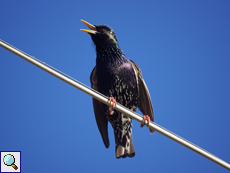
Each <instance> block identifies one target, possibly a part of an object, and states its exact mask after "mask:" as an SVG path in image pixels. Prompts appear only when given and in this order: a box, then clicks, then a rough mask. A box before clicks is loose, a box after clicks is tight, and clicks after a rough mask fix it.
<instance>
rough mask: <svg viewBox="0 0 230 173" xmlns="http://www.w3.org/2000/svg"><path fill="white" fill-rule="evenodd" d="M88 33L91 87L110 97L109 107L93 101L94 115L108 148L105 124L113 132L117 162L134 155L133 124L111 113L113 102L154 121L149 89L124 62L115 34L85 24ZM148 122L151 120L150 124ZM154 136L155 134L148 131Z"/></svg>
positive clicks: (136, 69) (135, 67)
mask: <svg viewBox="0 0 230 173" xmlns="http://www.w3.org/2000/svg"><path fill="white" fill-rule="evenodd" d="M81 21H82V22H83V23H85V24H86V25H87V26H88V27H89V29H90V30H86V29H81V30H82V31H84V32H86V33H88V34H89V35H90V36H91V38H92V40H93V42H94V44H95V46H96V53H97V58H96V66H95V67H94V69H93V71H92V73H91V75H90V82H91V87H92V88H93V89H95V90H97V91H99V92H100V93H102V94H104V95H106V96H108V97H109V100H108V101H109V102H111V103H112V106H111V107H109V106H107V105H105V104H103V103H101V102H99V101H97V100H96V99H93V107H94V114H95V118H96V121H97V126H98V129H99V131H100V133H101V136H102V139H103V142H104V144H105V147H106V148H108V147H109V138H108V130H107V129H108V121H109V122H110V123H111V125H112V127H113V129H114V136H115V142H116V158H121V157H122V158H125V157H127V156H128V157H133V156H134V155H135V151H134V147H133V140H132V120H131V118H129V117H128V116H126V115H124V114H123V113H120V112H118V111H116V110H113V109H114V107H115V106H116V102H118V103H120V104H122V105H123V106H125V107H127V108H129V109H131V110H133V111H136V108H137V107H138V108H139V109H140V111H141V112H142V113H143V114H144V116H143V123H142V124H141V127H142V126H144V125H143V124H144V122H145V119H147V121H148V123H149V121H150V120H151V121H154V113H153V108H152V103H151V99H150V95H149V91H148V88H147V86H146V84H145V82H144V79H143V78H142V75H141V70H140V68H139V67H138V65H137V64H136V63H134V62H133V61H131V60H130V59H128V58H126V56H125V54H124V52H123V51H122V50H121V49H120V47H119V45H118V42H117V38H116V35H115V34H114V31H113V30H112V29H111V28H110V27H108V26H106V25H92V24H90V23H88V22H86V21H84V20H81ZM149 119H150V120H149ZM148 123H147V124H148ZM150 132H151V133H153V132H154V130H151V129H150Z"/></svg>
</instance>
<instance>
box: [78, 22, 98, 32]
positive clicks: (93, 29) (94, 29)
mask: <svg viewBox="0 0 230 173" xmlns="http://www.w3.org/2000/svg"><path fill="white" fill-rule="evenodd" d="M81 21H82V22H83V23H84V24H86V26H88V27H89V29H91V30H88V29H80V30H81V31H84V32H86V33H87V34H96V33H97V29H96V27H95V26H94V25H92V24H90V23H89V22H86V21H85V20H81Z"/></svg>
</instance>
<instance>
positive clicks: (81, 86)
mask: <svg viewBox="0 0 230 173" xmlns="http://www.w3.org/2000/svg"><path fill="white" fill-rule="evenodd" d="M0 46H2V47H3V48H5V49H7V50H9V51H10V52H12V53H14V54H15V55H17V56H19V57H21V58H23V59H24V60H26V61H28V62H30V63H32V64H34V65H35V66H37V67H39V68H41V69H42V70H44V71H46V72H48V73H50V74H52V75H53V76H55V77H57V78H59V79H61V80H63V81H64V82H66V83H68V84H70V85H72V86H73V87H75V88H77V89H79V90H81V91H83V92H85V93H86V94H88V95H90V96H92V97H93V98H95V99H97V100H99V101H101V102H103V103H104V104H106V105H108V106H111V105H112V103H109V102H108V97H106V96H105V95H103V94H101V93H99V92H98V91H96V90H94V89H92V88H90V87H88V86H86V85H84V84H82V83H81V82H79V81H77V80H76V79H74V78H72V77H70V76H68V75H66V74H65V73H63V72H61V71H59V70H57V69H55V68H54V67H52V66H50V65H48V64H46V63H45V62H42V61H40V60H39V59H36V58H35V57H32V56H30V55H28V54H26V53H24V52H23V51H21V50H19V49H17V48H15V47H14V46H12V45H10V44H8V43H6V42H4V41H2V40H1V39H0ZM115 109H116V110H117V111H120V112H122V113H123V114H125V115H127V116H129V117H131V118H132V119H135V120H137V121H139V122H142V120H143V118H142V116H140V115H139V114H137V113H136V112H133V111H131V110H129V109H128V108H126V107H124V106H122V105H121V104H119V103H117V106H116V107H115ZM149 128H151V129H154V130H156V131H157V132H159V133H161V134H162V135H164V136H166V137H168V138H170V139H172V140H174V141H176V142H178V143H180V144H181V145H183V146H185V147H187V148H189V149H191V150H193V151H195V152H197V153H198V154H200V155H202V156H204V157H206V158H208V159H209V160H211V161H213V162H215V163H217V164H219V165H220V166H222V167H224V168H226V169H228V170H230V164H228V163H227V162H225V161H223V160H222V159H220V158H218V157H216V156H215V155H213V154H211V153H209V152H208V151H206V150H204V149H202V148H200V147H198V146H197V145H195V144H193V143H191V142H189V141H187V140H186V139H184V138H182V137H180V136H178V135H176V134H174V133H172V132H171V131H169V130H167V129H165V128H163V127H161V126H160V125H158V124H156V123H154V122H152V121H150V123H149Z"/></svg>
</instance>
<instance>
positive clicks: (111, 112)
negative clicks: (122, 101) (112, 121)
mask: <svg viewBox="0 0 230 173" xmlns="http://www.w3.org/2000/svg"><path fill="white" fill-rule="evenodd" d="M108 102H109V103H111V102H112V106H110V108H109V109H110V112H109V114H110V115H113V112H114V111H113V109H114V107H115V106H116V105H117V102H116V100H115V99H114V98H113V97H109V100H108Z"/></svg>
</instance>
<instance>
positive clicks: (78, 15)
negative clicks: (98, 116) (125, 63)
mask: <svg viewBox="0 0 230 173" xmlns="http://www.w3.org/2000/svg"><path fill="white" fill-rule="evenodd" d="M229 8H230V1H228V0H221V1H212V0H210V1H155V0H154V1H145V2H143V1H142V2H141V1H126V2H124V1H87V0H86V1H59V0H57V1H44V0H41V1H33V2H32V1H24V0H22V1H3V0H2V1H0V18H1V27H0V39H2V40H4V41H6V42H8V43H10V44H12V45H14V46H15V47H17V48H19V49H21V50H22V51H24V52H26V53H28V54H30V55H32V56H34V57H36V58H38V59H40V60H42V61H44V62H46V63H48V64H49V65H52V66H54V67H55V68H57V69H59V70H61V71H63V72H65V73H67V74H68V75H70V76H72V77H74V78H76V79H77V80H79V81H81V82H82V83H84V84H86V85H90V81H89V76H90V73H91V70H92V69H93V67H94V66H95V60H96V55H95V48H94V45H93V43H92V41H91V38H90V36H89V35H87V34H86V33H84V32H82V31H80V29H86V28H87V27H86V26H85V25H84V24H83V23H82V22H81V21H80V19H84V20H86V21H88V22H90V23H92V24H96V25H97V24H107V25H109V26H111V27H112V28H113V29H114V31H115V34H116V35H117V38H118V43H119V45H120V47H121V49H122V50H123V51H124V52H125V54H126V56H127V57H128V58H130V59H131V60H133V61H134V62H136V63H137V64H138V65H139V66H140V68H141V69H142V72H143V77H144V79H145V81H146V83H147V85H148V88H149V91H150V94H151V98H152V102H153V107H154V111H155V120H156V123H157V124H159V125H161V126H163V127H165V128H167V129H169V130H170V131H172V132H174V133H176V134H178V135H180V136H182V137H183V138H185V139H187V140H189V141H191V142H193V143H195V144H196V145H198V146H200V147H202V148H204V149H205V150H207V151H209V152H211V153H213V154H214V155H216V156H218V157H220V158H221V159H223V160H225V161H227V162H230V150H229V146H230V139H229V136H230V126H229V123H230V116H229V115H230V101H229V99H230V91H229V88H230V32H229V31H230V10H229ZM0 59H1V65H0V67H1V68H0V79H1V80H0V86H1V87H0V88H1V90H0V105H1V106H0V116H1V120H0V128H1V129H2V130H1V132H0V141H1V142H0V151H11V150H12V151H21V153H22V160H21V163H22V165H21V166H22V170H23V171H22V172H24V173H27V172H28V173H29V172H34V173H37V172H111V173H113V172H141V171H143V172H221V173H222V172H228V171H227V170H226V169H224V168H222V167H221V166H219V165H217V164H215V163H213V162H211V161H210V160H208V159H206V158H204V157H202V156H200V155H198V154H197V153H195V152H193V151H191V150H189V149H187V148H185V147H184V146H181V145H180V144H178V143H176V142H174V141H172V140H171V139H168V138H167V137H165V136H163V135H161V134H159V133H157V132H156V133H154V134H153V135H150V133H149V131H148V129H147V128H143V129H141V128H140V123H138V122H135V121H133V142H134V148H135V151H136V156H135V157H134V158H132V159H130V158H126V159H119V160H118V159H116V158H115V144H114V137H113V132H112V128H111V126H109V137H110V143H111V145H110V148H109V149H106V148H105V147H104V144H103V142H102V139H101V136H100V134H99V131H98V129H97V125H96V121H95V118H94V113H93V107H92V101H91V98H90V96H88V95H86V94H85V93H82V92H81V91H79V90H77V89H75V88H73V87H72V86H70V85H68V84H66V83H64V82H63V81H61V80H59V79H57V78H55V77H53V76H51V75H50V74H48V73H46V72H44V71H42V70H40V69H39V68H37V67H35V66H33V65H32V64H30V63H28V62H26V61H25V60H23V59H21V58H19V57H17V56H15V55H14V54H12V53H10V52H9V51H7V50H5V49H3V48H0ZM138 113H140V112H139V111H138Z"/></svg>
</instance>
